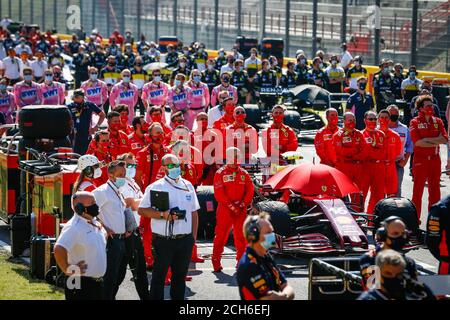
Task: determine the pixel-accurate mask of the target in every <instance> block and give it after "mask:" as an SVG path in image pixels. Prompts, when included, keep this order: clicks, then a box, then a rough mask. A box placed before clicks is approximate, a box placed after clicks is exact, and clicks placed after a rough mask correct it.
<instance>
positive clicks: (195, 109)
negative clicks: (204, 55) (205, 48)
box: [185, 69, 211, 130]
mask: <svg viewBox="0 0 450 320" xmlns="http://www.w3.org/2000/svg"><path fill="white" fill-rule="evenodd" d="M201 79H202V76H201V73H200V70H199V69H194V70H192V72H191V80H189V81H188V83H187V87H188V88H190V89H191V103H190V107H189V110H188V111H187V112H186V122H185V125H186V126H187V127H188V128H189V129H190V130H192V128H193V125H194V120H195V118H196V117H197V114H199V113H200V112H204V111H205V110H206V107H207V106H209V100H210V97H211V96H210V94H209V89H208V86H207V85H206V84H205V83H203V82H201Z"/></svg>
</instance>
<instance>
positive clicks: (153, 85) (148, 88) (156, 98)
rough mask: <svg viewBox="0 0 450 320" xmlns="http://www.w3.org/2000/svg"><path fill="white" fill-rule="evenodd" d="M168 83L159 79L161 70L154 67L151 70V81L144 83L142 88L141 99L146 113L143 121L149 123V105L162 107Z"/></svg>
mask: <svg viewBox="0 0 450 320" xmlns="http://www.w3.org/2000/svg"><path fill="white" fill-rule="evenodd" d="M169 89H170V87H169V85H168V84H166V83H164V82H162V81H161V70H159V69H155V70H153V71H152V81H150V82H149V83H146V84H145V85H144V87H143V88H142V95H141V99H142V102H143V103H144V106H145V109H146V110H147V114H146V116H145V121H147V122H148V123H150V122H151V121H150V115H149V114H148V111H149V108H150V107H151V106H161V107H164V106H165V105H166V102H167V96H168V95H169Z"/></svg>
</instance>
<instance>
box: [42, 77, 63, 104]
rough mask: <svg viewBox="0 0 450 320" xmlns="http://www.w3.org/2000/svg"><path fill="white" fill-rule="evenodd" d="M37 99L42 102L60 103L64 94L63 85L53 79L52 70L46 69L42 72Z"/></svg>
mask: <svg viewBox="0 0 450 320" xmlns="http://www.w3.org/2000/svg"><path fill="white" fill-rule="evenodd" d="M40 87H41V90H40V91H39V99H40V100H41V103H42V104H49V105H62V104H64V102H65V99H66V95H65V89H64V85H63V84H61V83H59V82H56V81H53V71H52V70H51V69H47V70H45V72H44V82H43V83H41V84H40Z"/></svg>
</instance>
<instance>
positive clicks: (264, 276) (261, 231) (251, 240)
mask: <svg viewBox="0 0 450 320" xmlns="http://www.w3.org/2000/svg"><path fill="white" fill-rule="evenodd" d="M243 231H244V236H245V238H246V239H247V241H248V246H247V249H246V251H245V253H244V255H243V256H242V258H241V260H240V261H239V266H238V269H237V282H238V286H239V294H240V296H241V299H242V300H292V299H294V296H295V294H294V289H293V288H292V287H291V286H290V285H289V284H288V283H287V280H286V278H285V277H284V275H283V272H282V271H281V270H280V269H279V268H278V266H277V264H276V263H275V261H274V259H273V258H272V256H271V255H270V253H269V249H270V248H272V247H274V246H275V233H274V232H273V227H272V224H271V223H270V222H269V216H268V215H266V214H265V212H262V213H260V214H259V216H249V217H247V219H246V220H245V222H244V226H243Z"/></svg>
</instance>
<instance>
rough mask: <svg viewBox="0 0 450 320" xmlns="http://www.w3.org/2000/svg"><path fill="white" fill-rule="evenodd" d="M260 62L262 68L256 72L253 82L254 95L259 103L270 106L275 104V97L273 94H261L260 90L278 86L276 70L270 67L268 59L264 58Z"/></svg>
mask: <svg viewBox="0 0 450 320" xmlns="http://www.w3.org/2000/svg"><path fill="white" fill-rule="evenodd" d="M261 64H262V70H261V71H259V72H258V73H257V74H256V77H255V80H254V82H253V84H254V86H255V95H256V98H257V99H258V100H259V102H260V103H261V104H263V105H264V106H266V107H269V108H271V107H273V105H275V104H276V100H277V97H275V96H273V95H263V96H261V91H262V90H264V89H266V88H267V89H271V88H275V87H278V77H277V74H276V72H275V71H273V70H271V69H270V63H269V60H267V59H264V60H263V61H262V63H261Z"/></svg>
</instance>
